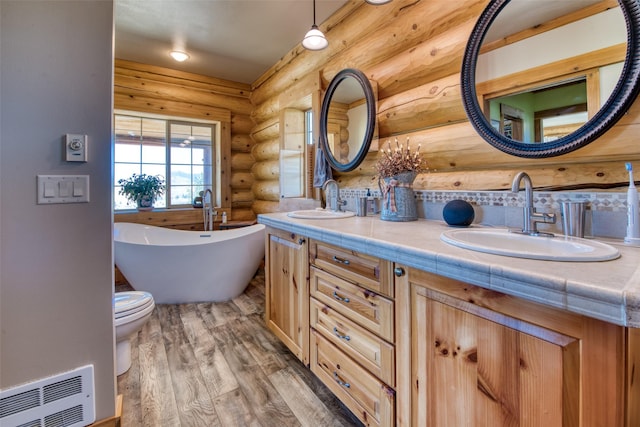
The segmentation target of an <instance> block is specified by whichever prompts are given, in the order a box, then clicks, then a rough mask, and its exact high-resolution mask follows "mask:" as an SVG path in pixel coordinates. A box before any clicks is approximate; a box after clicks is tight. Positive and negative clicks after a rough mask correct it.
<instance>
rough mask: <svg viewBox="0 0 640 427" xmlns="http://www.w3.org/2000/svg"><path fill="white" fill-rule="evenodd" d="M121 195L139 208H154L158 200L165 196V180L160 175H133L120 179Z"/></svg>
mask: <svg viewBox="0 0 640 427" xmlns="http://www.w3.org/2000/svg"><path fill="white" fill-rule="evenodd" d="M118 184H120V185H121V186H122V187H121V188H120V194H121V195H123V196H125V197H126V198H127V200H130V201H132V202H135V203H136V204H137V205H138V206H144V205H145V203H141V202H143V201H146V202H147V203H148V204H147V205H148V206H152V205H153V203H154V202H155V201H156V199H157V198H158V197H159V196H161V195H162V194H164V188H165V187H164V179H163V178H162V177H161V176H160V175H147V174H144V173H143V174H140V175H137V174H135V173H134V174H133V175H131V177H129V178H126V179H119V180H118Z"/></svg>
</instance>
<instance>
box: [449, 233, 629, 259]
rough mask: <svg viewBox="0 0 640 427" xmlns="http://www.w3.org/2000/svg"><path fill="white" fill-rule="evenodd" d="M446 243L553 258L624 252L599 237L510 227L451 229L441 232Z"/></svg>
mask: <svg viewBox="0 0 640 427" xmlns="http://www.w3.org/2000/svg"><path fill="white" fill-rule="evenodd" d="M440 239H441V240H443V241H444V242H446V243H449V244H451V245H454V246H458V247H461V248H465V249H470V250H473V251H478V252H485V253H490V254H495V255H504V256H510V257H516V258H528V259H540V260H549V261H609V260H612V259H616V258H618V257H619V256H620V252H619V251H618V250H617V249H616V248H614V247H613V246H611V245H607V244H606V243H601V242H597V241H595V240H589V239H582V238H579V237H567V236H562V235H558V236H555V237H541V236H529V235H524V234H518V233H511V232H509V230H506V229H493V228H470V229H456V230H448V231H445V232H443V233H442V234H441V235H440Z"/></svg>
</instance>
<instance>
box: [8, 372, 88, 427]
mask: <svg viewBox="0 0 640 427" xmlns="http://www.w3.org/2000/svg"><path fill="white" fill-rule="evenodd" d="M94 421H95V399H94V389H93V365H87V366H83V367H82V368H78V369H75V370H73V371H70V372H65V373H63V374H58V375H55V376H52V377H48V378H43V379H41V380H37V381H34V382H31V383H28V384H23V385H21V386H18V387H14V388H11V389H8V390H2V391H0V427H82V426H86V425H88V424H91V423H93V422H94Z"/></svg>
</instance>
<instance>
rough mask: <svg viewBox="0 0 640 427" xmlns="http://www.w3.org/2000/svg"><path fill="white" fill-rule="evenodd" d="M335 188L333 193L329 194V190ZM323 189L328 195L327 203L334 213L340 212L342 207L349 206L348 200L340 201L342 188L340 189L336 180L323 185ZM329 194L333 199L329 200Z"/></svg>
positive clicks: (330, 180)
mask: <svg viewBox="0 0 640 427" xmlns="http://www.w3.org/2000/svg"><path fill="white" fill-rule="evenodd" d="M329 187H334V189H333V192H331V193H329V192H328V190H327V189H328V188H329ZM322 189H323V190H324V191H325V192H326V193H327V202H328V204H329V207H330V208H331V210H332V211H334V212H338V211H339V210H340V207H341V206H344V205H346V204H347V201H346V200H342V199H340V187H338V183H337V182H336V180H334V179H328V180H326V181H325V182H324V184H323V185H322ZM329 194H331V198H329Z"/></svg>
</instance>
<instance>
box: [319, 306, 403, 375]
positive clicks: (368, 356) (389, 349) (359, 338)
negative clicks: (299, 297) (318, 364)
mask: <svg viewBox="0 0 640 427" xmlns="http://www.w3.org/2000/svg"><path fill="white" fill-rule="evenodd" d="M310 309H311V312H310V325H311V327H312V328H314V329H315V330H316V331H318V332H320V333H321V334H322V335H323V336H324V338H326V339H327V340H328V341H330V342H331V343H333V344H334V345H335V346H336V347H337V348H338V349H340V350H341V351H343V352H344V353H346V354H347V355H349V356H351V357H352V358H353V359H354V360H355V361H356V362H358V363H359V364H360V365H362V366H363V367H364V368H366V369H367V370H368V371H369V372H371V373H372V374H374V375H375V376H377V377H378V378H380V379H381V380H382V381H384V382H385V383H386V384H389V385H390V386H392V387H393V386H394V385H395V375H394V374H395V352H394V347H393V346H392V345H391V344H389V343H387V342H386V341H384V340H383V339H382V338H380V337H378V336H377V335H374V334H372V333H371V332H369V331H367V330H366V329H364V328H362V327H361V326H358V325H357V324H356V323H355V322H352V321H351V320H349V319H347V318H346V317H344V316H342V315H341V314H339V313H338V312H337V311H335V310H334V309H332V308H331V307H329V306H328V305H325V304H322V303H320V302H319V301H317V300H315V299H314V298H311V304H310Z"/></svg>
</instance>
